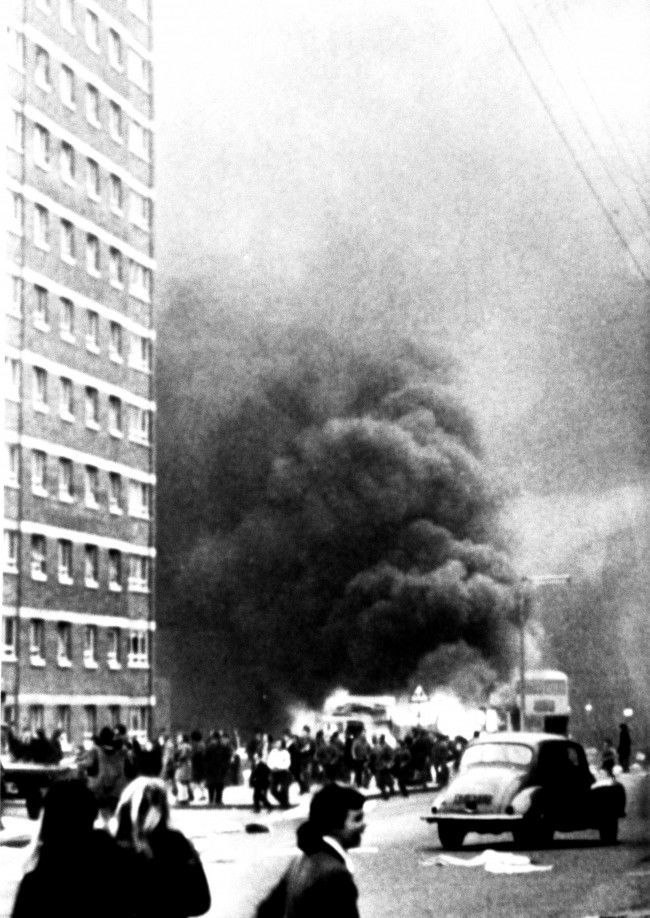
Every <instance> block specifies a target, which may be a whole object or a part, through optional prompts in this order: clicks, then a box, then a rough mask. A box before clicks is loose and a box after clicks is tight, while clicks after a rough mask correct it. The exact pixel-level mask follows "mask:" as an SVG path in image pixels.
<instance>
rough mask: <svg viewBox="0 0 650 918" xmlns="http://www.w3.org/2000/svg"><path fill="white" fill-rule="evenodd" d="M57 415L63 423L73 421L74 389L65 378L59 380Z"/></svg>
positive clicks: (70, 381) (70, 382)
mask: <svg viewBox="0 0 650 918" xmlns="http://www.w3.org/2000/svg"><path fill="white" fill-rule="evenodd" d="M59 414H60V415H61V417H62V418H63V420H64V421H74V387H73V385H72V380H71V379H68V378H67V376H62V377H61V379H60V388H59Z"/></svg>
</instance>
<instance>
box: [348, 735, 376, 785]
mask: <svg viewBox="0 0 650 918" xmlns="http://www.w3.org/2000/svg"><path fill="white" fill-rule="evenodd" d="M371 748H372V747H371V746H370V743H369V742H368V737H367V735H366V731H365V730H362V731H361V733H359V735H358V736H357V737H355V739H354V740H353V741H352V748H351V750H350V754H351V757H352V772H353V774H354V783H355V784H356V786H357V787H368V784H369V783H370V767H369V766H370V752H371Z"/></svg>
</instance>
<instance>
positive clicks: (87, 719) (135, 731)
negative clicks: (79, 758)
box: [2, 704, 150, 749]
mask: <svg viewBox="0 0 650 918" xmlns="http://www.w3.org/2000/svg"><path fill="white" fill-rule="evenodd" d="M15 711H16V709H15V706H14V705H13V704H4V705H3V707H2V713H3V717H2V722H3V723H9V724H11V723H15V722H16V713H15ZM45 712H46V708H45V706H44V705H42V704H30V705H28V706H27V728H28V729H29V731H30V732H31V734H32V735H33V734H35V733H36V731H37V730H46V732H47V733H51V732H52V731H53V730H60V731H61V736H60V740H61V744H62V746H63V747H64V749H65V746H66V745H69V744H70V743H71V740H72V737H73V732H74V731H73V721H72V707H71V705H68V704H59V705H56V706H55V707H54V708H53V709H51V708H49V706H48V716H47V717H46V713H45ZM149 712H150V709H149V708H147V707H143V706H140V705H138V706H132V707H128V708H127V709H126V712H125V713H126V723H127V728H128V731H129V734H130V735H131V736H137V737H138V738H139V739H140V740H141V741H144V740H145V739H146V738H147V736H148V734H149V721H150V717H149ZM108 720H109V723H110V725H111V726H112V727H116V726H117V725H118V724H122V723H124V720H123V714H122V708H121V706H120V705H119V704H115V705H108ZM48 721H49V723H48ZM98 723H99V721H98V717H97V706H96V705H94V704H87V705H84V706H83V723H82V729H83V735H84V739H85V740H87V741H90V740H91V739H92V737H93V736H96V735H97V727H98Z"/></svg>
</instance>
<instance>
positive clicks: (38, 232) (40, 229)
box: [34, 204, 50, 252]
mask: <svg viewBox="0 0 650 918" xmlns="http://www.w3.org/2000/svg"><path fill="white" fill-rule="evenodd" d="M34 245H36V246H38V248H39V249H44V250H45V251H46V252H49V250H50V212H49V210H48V209H47V207H43V206H42V205H41V204H34Z"/></svg>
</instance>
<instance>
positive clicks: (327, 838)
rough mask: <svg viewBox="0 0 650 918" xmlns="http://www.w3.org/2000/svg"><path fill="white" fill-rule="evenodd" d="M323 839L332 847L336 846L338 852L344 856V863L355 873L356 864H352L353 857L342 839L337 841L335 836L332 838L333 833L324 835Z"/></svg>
mask: <svg viewBox="0 0 650 918" xmlns="http://www.w3.org/2000/svg"><path fill="white" fill-rule="evenodd" d="M323 841H324V842H327V844H328V845H329V846H330V848H334V850H335V851H336V853H337V854H340V855H341V857H342V858H343V863H344V864H345V866H346V867H347V869H348V871H349V872H350V873H354V865H353V864H352V858H351V857H350V855H349V854H348V852H347V851H346V850H345V848H344V847H343V845H342V844H341V842H340V841H337V840H336V839H335V838H332V836H331V835H323Z"/></svg>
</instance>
